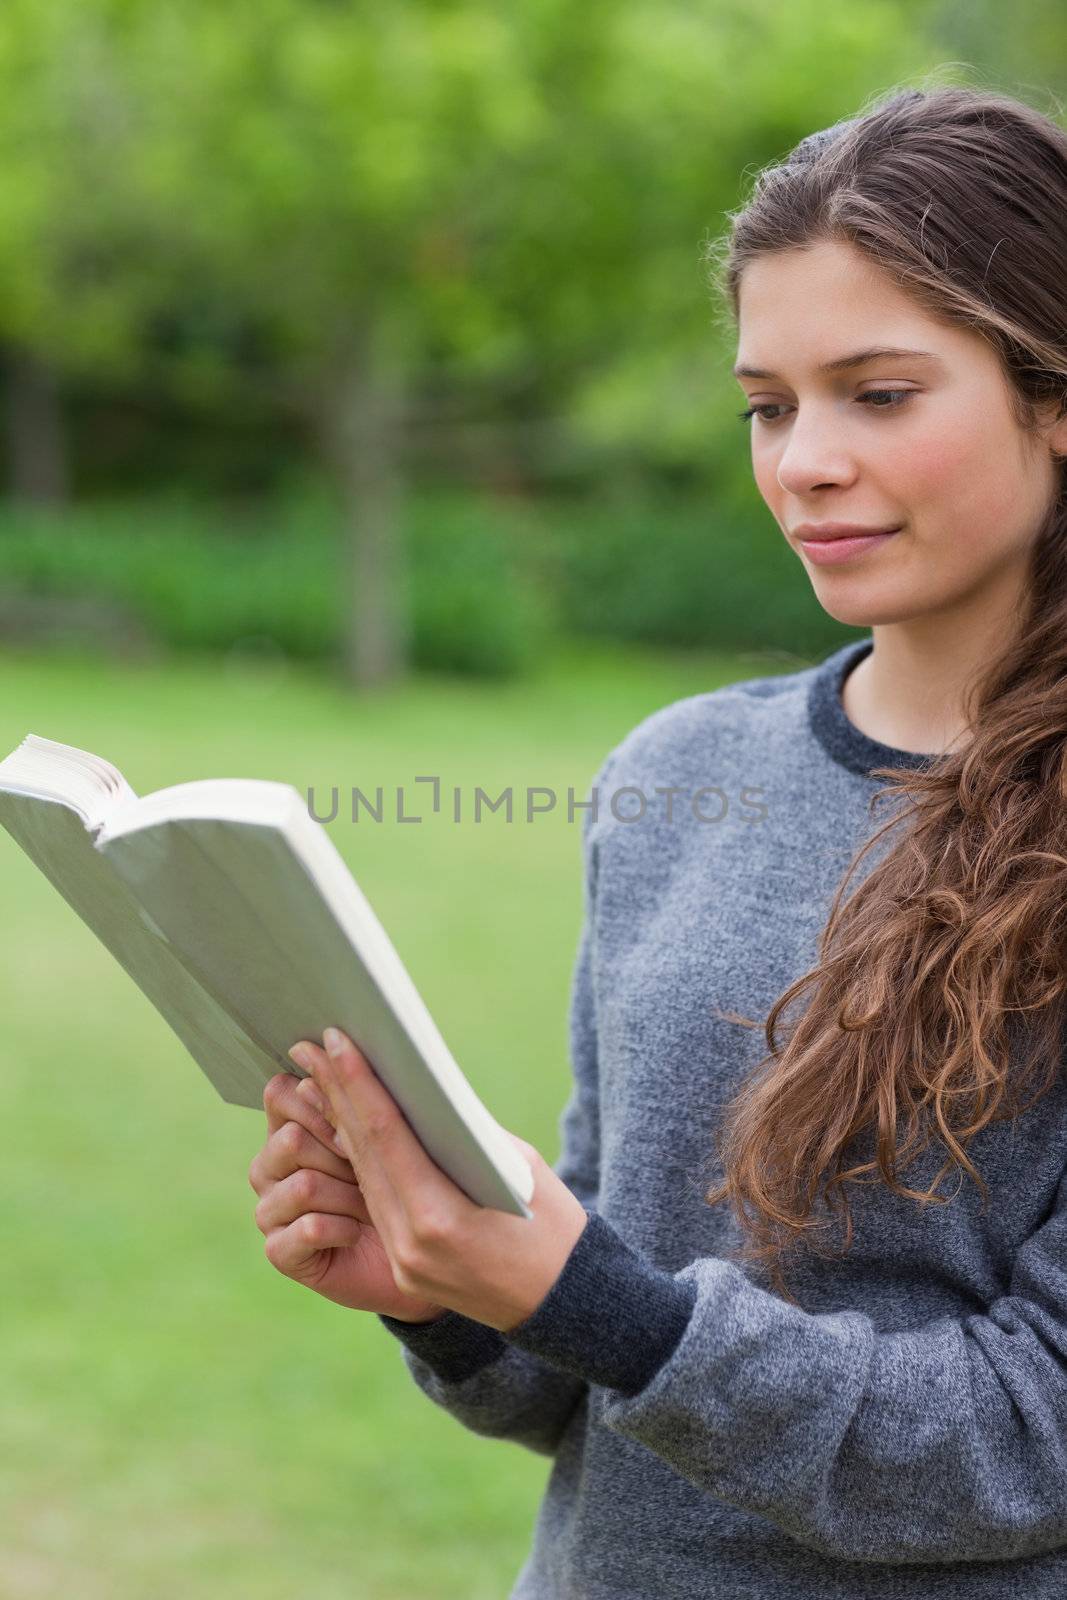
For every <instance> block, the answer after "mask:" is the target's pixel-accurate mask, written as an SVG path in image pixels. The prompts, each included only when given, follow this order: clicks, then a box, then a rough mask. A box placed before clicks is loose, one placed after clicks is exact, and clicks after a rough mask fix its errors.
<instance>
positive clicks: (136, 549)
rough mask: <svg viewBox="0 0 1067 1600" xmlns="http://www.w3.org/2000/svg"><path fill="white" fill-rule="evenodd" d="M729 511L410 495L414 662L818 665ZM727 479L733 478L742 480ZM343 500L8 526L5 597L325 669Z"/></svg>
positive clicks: (337, 621)
mask: <svg viewBox="0 0 1067 1600" xmlns="http://www.w3.org/2000/svg"><path fill="white" fill-rule="evenodd" d="M732 470H733V475H734V480H735V481H734V482H733V483H732V484H731V483H730V482H728V481H721V482H720V484H719V485H718V492H717V494H716V495H715V496H712V495H710V494H699V495H697V494H686V495H674V496H670V497H668V496H666V495H661V496H659V497H656V496H654V495H652V494H650V493H648V492H647V491H646V490H643V489H642V488H641V484H640V480H637V481H635V483H634V484H632V485H630V486H627V485H625V484H622V483H617V484H616V485H615V487H614V489H613V491H611V492H607V491H605V492H604V493H603V494H601V495H598V496H584V497H575V496H569V497H562V496H560V497H556V498H553V499H549V498H539V499H533V500H512V499H504V498H497V499H495V500H493V499H489V498H488V497H485V496H481V497H479V496H474V495H471V494H465V493H456V492H451V493H446V492H442V491H439V492H437V493H431V492H429V491H423V492H420V493H418V494H413V495H412V496H410V498H409V500H408V502H407V505H406V508H405V516H404V524H405V526H404V538H405V539H406V541H407V542H408V545H409V550H410V558H411V599H412V611H413V624H414V637H413V640H412V662H413V665H414V666H416V667H417V668H420V669H423V670H425V671H439V672H449V673H458V674H461V675H465V676H471V677H476V678H494V677H500V678H507V677H515V676H521V675H523V674H526V673H530V672H533V671H536V670H537V667H538V663H539V661H540V659H541V657H542V656H543V655H544V653H545V652H546V650H548V649H549V648H550V647H552V646H553V645H554V644H556V643H557V642H558V640H559V636H560V634H561V633H566V634H567V635H569V636H572V637H573V636H582V635H584V636H588V637H591V638H602V639H617V640H620V641H630V642H634V643H642V644H650V645H666V646H672V647H675V648H684V649H693V648H707V649H734V650H760V649H766V648H767V647H768V646H770V645H774V646H776V647H779V648H782V649H784V650H790V651H799V652H807V653H811V654H818V653H819V652H820V651H824V650H827V649H830V648H832V647H833V646H834V644H835V643H837V642H839V641H840V640H841V638H842V637H843V633H842V629H841V627H840V625H839V624H838V623H836V622H835V621H834V620H833V619H832V618H830V617H828V616H827V615H826V613H825V612H824V611H823V610H822V608H821V607H820V606H819V604H818V602H817V601H816V600H815V598H814V596H813V594H812V591H811V585H810V583H809V581H808V579H807V578H806V576H805V575H804V573H803V571H802V569H801V568H800V565H799V563H798V562H797V561H796V559H795V558H794V557H793V556H792V555H791V553H790V552H789V551H788V549H787V548H786V547H785V543H784V541H783V539H782V538H781V535H780V534H779V533H778V531H777V529H776V528H774V526H773V524H772V523H771V521H770V518H769V516H768V513H767V511H766V508H765V507H764V506H763V505H762V504H761V503H760V502H759V500H758V497H757V496H756V494H755V491H754V490H753V489H752V487H751V485H749V484H748V483H747V482H746V480H745V476H744V473H745V471H746V470H747V467H744V466H742V464H739V463H737V464H735V465H734V467H733V469H732ZM725 475H726V469H725V465H724V468H723V474H722V476H723V479H724V480H725ZM337 528H338V524H337V518H336V515H335V514H334V512H333V510H332V507H331V503H330V500H329V498H328V497H327V496H326V495H324V494H323V493H322V492H321V491H320V490H316V489H315V488H313V487H311V486H305V487H303V488H301V489H300V491H299V492H293V493H290V494H289V495H288V496H287V497H283V498H282V499H280V500H278V501H277V502H275V503H271V504H270V505H267V506H263V507H258V508H256V507H249V506H245V507H244V508H234V509H231V510H230V511H229V512H228V513H227V512H225V511H223V510H221V509H220V508H219V507H218V506H217V505H207V506H205V505H199V504H197V503H196V502H193V501H190V500H188V499H184V500H183V499H178V498H173V497H172V498H170V499H156V500H150V499H146V500H143V501H138V502H134V503H129V502H127V503H122V502H112V503H100V504H97V505H94V506H83V507H80V508H78V509H77V510H75V511H73V512H71V513H70V514H68V515H66V516H62V517H60V516H58V515H51V514H45V513H40V512H36V513H34V514H32V515H28V514H27V513H25V512H20V511H18V510H16V509H14V508H11V507H8V508H6V509H0V590H7V591H8V592H9V593H15V594H18V593H24V594H29V595H32V594H38V595H89V596H96V597H98V598H100V599H107V600H111V601H116V602H119V603H121V604H122V605H124V606H125V607H126V608H127V609H128V610H129V611H130V612H131V613H132V614H133V615H134V616H135V617H136V618H138V619H140V621H141V622H142V623H143V624H144V625H145V627H146V628H147V629H148V630H149V632H150V634H151V635H152V637H153V638H155V639H156V640H157V641H158V642H159V644H160V645H161V646H163V647H165V648H167V649H169V650H173V651H178V652H184V651H215V652H234V651H236V652H237V653H239V654H240V653H245V652H247V653H248V654H251V655H254V654H255V653H256V652H257V651H261V652H262V653H263V654H265V655H270V654H272V653H275V654H281V655H284V656H287V657H291V658H293V659H294V660H302V661H308V662H319V663H322V664H328V663H330V662H333V661H335V660H336V658H337V654H338V652H339V650H340V641H341V637H342V629H343V623H344V611H345V603H346V595H345V589H344V576H343V574H344V562H343V556H342V550H341V545H340V540H339V535H338V531H337Z"/></svg>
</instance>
